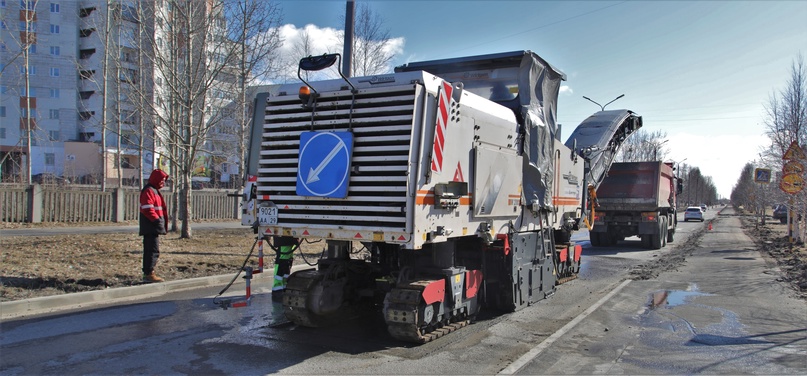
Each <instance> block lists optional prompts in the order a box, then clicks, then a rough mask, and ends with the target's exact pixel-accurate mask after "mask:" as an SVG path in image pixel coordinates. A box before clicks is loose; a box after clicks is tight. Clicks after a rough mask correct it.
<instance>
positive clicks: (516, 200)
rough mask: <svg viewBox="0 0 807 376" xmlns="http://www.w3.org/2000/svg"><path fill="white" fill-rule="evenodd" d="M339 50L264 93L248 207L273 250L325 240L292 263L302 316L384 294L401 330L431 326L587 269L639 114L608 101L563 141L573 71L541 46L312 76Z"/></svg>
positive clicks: (317, 319)
mask: <svg viewBox="0 0 807 376" xmlns="http://www.w3.org/2000/svg"><path fill="white" fill-rule="evenodd" d="M340 61H341V57H340V56H339V55H338V54H327V55H322V56H312V57H307V58H304V59H302V60H300V65H299V69H298V77H299V78H300V81H302V82H303V84H302V85H299V84H295V85H278V86H273V87H272V88H271V89H270V90H269V92H265V93H260V94H258V95H257V97H256V100H255V103H256V105H255V115H254V121H253V126H252V133H251V138H250V145H249V155H248V158H247V171H246V173H247V179H246V181H247V184H246V186H245V188H244V193H243V202H242V223H243V224H245V225H249V226H252V227H253V228H254V230H255V233H256V234H257V239H260V240H261V241H266V243H267V244H268V245H269V246H270V247H271V248H272V249H274V250H275V252H279V251H281V246H282V245H294V246H299V245H300V244H301V243H302V242H310V241H314V240H321V239H324V240H325V242H324V249H323V252H322V255H321V257H320V259H319V260H318V262H317V266H316V268H313V269H307V270H300V271H297V272H295V273H293V274H291V275H290V277H289V278H288V283H287V285H286V288H285V290H284V292H283V293H282V304H283V307H284V314H285V316H286V317H287V318H288V319H289V320H290V321H291V322H293V323H295V324H297V325H302V326H307V327H319V326H326V325H334V324H336V325H338V323H339V322H340V318H341V317H345V316H344V315H346V314H348V313H350V314H355V312H356V311H360V312H361V311H364V312H370V311H373V312H379V311H380V312H381V314H383V317H384V321H385V323H386V326H387V329H388V331H389V333H390V334H391V335H392V336H393V337H394V338H396V339H399V340H403V341H408V342H415V343H424V342H428V341H431V340H433V339H435V338H438V337H440V336H443V335H445V334H447V333H450V332H452V331H454V330H457V329H459V328H461V327H463V326H465V325H467V324H468V323H469V322H470V321H471V320H472V319H473V318H474V317H475V316H476V315H477V313H478V312H480V310H481V309H482V308H483V307H484V308H485V309H491V310H494V311H504V312H512V311H516V310H519V309H522V308H524V307H527V306H529V305H530V304H533V303H536V302H538V301H540V300H542V299H544V298H546V297H548V296H550V295H552V294H553V293H554V292H555V290H556V286H557V285H559V284H561V283H563V282H565V281H567V280H569V279H572V278H575V277H576V275H577V272H578V271H579V267H580V260H581V252H582V247H581V246H580V245H578V244H574V243H573V242H571V240H570V239H571V234H572V233H573V232H574V231H575V230H578V229H579V228H580V227H581V226H589V225H590V223H591V222H590V221H591V219H590V218H588V215H589V213H590V210H589V207H588V205H590V203H591V202H592V200H590V198H591V197H590V195H591V194H592V193H593V192H594V191H595V190H596V188H597V186H598V185H599V183H600V182H601V181H602V179H603V177H604V176H605V174H606V172H607V171H608V168H609V166H610V165H611V163H612V161H613V159H614V157H615V154H616V152H617V150H618V148H619V147H620V145H621V144H622V142H623V141H624V140H625V139H626V138H627V137H628V136H629V135H630V134H631V133H632V132H634V131H635V130H637V129H638V128H639V127H641V125H642V119H641V117H640V116H638V115H637V114H635V113H633V112H631V111H629V110H609V111H600V112H597V113H595V114H594V115H592V116H591V117H589V118H588V119H586V120H585V121H584V122H583V123H581V124H580V125H579V126H578V127H577V128H576V129H575V130H574V131H573V133H572V134H571V136H570V137H569V139H568V141H566V143H565V144H564V143H561V142H560V140H559V138H560V131H559V129H558V125H557V124H556V119H557V116H556V110H557V97H558V92H559V89H560V85H561V82H562V81H564V80H565V75H564V74H563V73H562V72H560V71H559V70H557V69H555V68H554V67H552V66H551V65H550V64H548V63H547V62H546V61H545V60H544V59H542V58H541V57H540V56H538V55H537V54H535V53H533V52H530V51H516V52H510V53H500V54H492V55H484V56H473V57H463V58H455V59H446V60H435V61H426V62H417V63H409V64H406V65H403V66H400V67H397V68H396V69H395V72H394V73H392V74H385V75H377V76H370V77H355V78H346V77H344V76H342V77H341V79H332V80H323V81H313V80H312V82H307V81H306V80H304V78H303V76H304V75H303V74H302V73H303V72H315V71H318V70H322V69H325V68H328V67H330V66H333V65H334V64H338V63H339V62H340ZM337 66H338V65H337ZM340 75H341V73H340ZM356 250H362V253H363V255H364V256H363V257H356V254H357V252H356Z"/></svg>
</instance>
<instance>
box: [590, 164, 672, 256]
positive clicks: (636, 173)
mask: <svg viewBox="0 0 807 376" xmlns="http://www.w3.org/2000/svg"><path fill="white" fill-rule="evenodd" d="M681 188H682V184H681V183H680V180H679V179H678V178H676V177H675V176H674V175H673V167H672V163H664V162H623V163H614V164H613V165H611V169H610V170H609V171H608V176H607V177H606V178H605V179H604V180H603V182H602V184H600V187H599V188H597V203H598V206H597V207H596V209H595V215H594V228H592V229H591V232H590V233H589V236H590V239H591V245H592V246H595V247H598V246H611V245H614V244H616V243H617V242H618V241H620V240H623V239H625V238H626V237H629V236H639V237H640V238H641V239H642V244H643V245H644V246H645V247H648V248H651V249H660V248H662V247H664V246H665V245H667V243H668V242H670V243H671V242H672V241H673V240H675V228H676V226H677V225H678V220H677V218H676V213H675V207H676V195H677V194H678V193H680V192H681Z"/></svg>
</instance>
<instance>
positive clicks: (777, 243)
mask: <svg viewBox="0 0 807 376" xmlns="http://www.w3.org/2000/svg"><path fill="white" fill-rule="evenodd" d="M742 222H743V228H744V229H745V233H746V234H748V235H749V236H750V237H751V238H752V239H754V242H755V243H756V245H757V248H758V249H759V250H760V252H764V254H765V255H767V256H768V257H770V259H771V260H775V262H776V263H777V264H778V265H779V269H781V271H782V276H781V277H780V278H779V280H780V281H782V282H786V283H789V284H791V286H792V287H793V289H794V290H795V291H796V292H797V293H798V294H799V296H800V297H801V298H803V299H807V246H806V245H805V244H804V243H798V244H792V243H791V242H790V238H789V237H788V236H787V224H782V223H779V221H778V220H777V221H774V220H773V219H771V218H767V220H766V223H765V225H761V224H760V223H759V221H757V220H756V218H754V217H752V216H743V217H742Z"/></svg>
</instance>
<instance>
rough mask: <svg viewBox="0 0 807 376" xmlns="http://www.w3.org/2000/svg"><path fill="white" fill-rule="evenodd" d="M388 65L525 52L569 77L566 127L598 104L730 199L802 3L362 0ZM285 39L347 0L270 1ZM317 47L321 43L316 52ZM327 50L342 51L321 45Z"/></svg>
mask: <svg viewBox="0 0 807 376" xmlns="http://www.w3.org/2000/svg"><path fill="white" fill-rule="evenodd" d="M357 2H367V3H369V4H370V6H371V7H372V9H373V11H375V12H376V13H378V14H379V15H380V16H381V17H382V18H383V20H384V24H385V27H386V28H388V29H389V32H390V36H391V37H393V38H396V41H397V48H398V49H399V50H398V51H399V55H398V58H397V59H396V61H395V65H400V64H403V63H406V62H407V61H421V60H432V59H441V58H451V57H459V56H468V55H479V54H489V53H496V52H505V51H514V50H532V51H534V52H536V53H537V54H539V55H540V56H542V57H543V58H544V59H546V60H547V61H548V62H550V63H551V64H552V65H554V66H556V67H557V68H559V69H560V70H562V71H563V72H564V73H566V75H567V81H566V82H565V84H564V88H563V91H562V92H561V95H560V98H559V100H558V119H559V123H561V124H562V125H563V137H564V138H565V137H566V136H568V134H570V133H571V130H572V129H574V127H576V126H577V125H578V124H579V123H580V122H581V121H583V119H585V118H586V117H588V116H589V115H591V114H592V113H594V112H596V111H597V110H599V107H598V106H596V105H594V104H592V103H591V102H589V101H587V100H585V99H583V97H582V96H584V95H585V96H587V97H589V98H591V99H593V100H595V101H597V102H599V103H601V104H605V103H607V102H608V101H610V100H612V99H614V98H615V97H617V96H618V95H620V94H625V97H623V98H621V99H619V100H618V101H616V102H614V103H612V104H610V105H608V107H607V108H610V109H615V108H627V109H630V110H632V111H635V112H636V113H638V114H640V115H642V116H643V119H644V125H645V129H646V130H648V131H651V132H652V131H658V130H660V131H664V132H666V133H667V139H668V140H669V141H668V142H667V143H666V144H665V145H664V146H665V150H666V151H667V160H674V161H681V160H683V159H685V158H686V161H685V162H684V163H687V164H690V165H693V166H697V167H699V168H701V170H702V172H703V173H704V174H705V175H707V176H711V177H712V178H713V179H714V182H715V185H716V186H717V188H718V194H720V195H721V196H724V197H728V196H729V194H730V193H731V189H732V187H733V186H734V184H735V183H736V182H737V178H738V177H739V175H740V172H741V170H742V167H743V166H744V165H745V164H746V163H747V162H751V161H753V160H755V159H758V158H759V156H758V153H759V152H760V151H761V150H762V148H763V147H766V146H767V139H766V138H765V137H764V135H763V133H764V127H763V125H762V122H763V119H764V105H766V104H767V103H768V99H769V98H770V97H771V94H772V93H774V92H776V91H778V90H780V89H782V88H783V87H784V86H785V84H786V82H787V80H788V79H789V78H790V67H791V65H792V63H793V61H794V59H795V58H796V57H797V56H798V55H799V53H801V54H803V55H805V57H806V58H807V21H805V20H807V1H795V0H794V1H667V2H665V1H563V2H560V1H369V0H357ZM279 4H280V5H281V7H282V9H283V13H284V23H286V24H288V26H287V27H288V28H290V30H291V34H285V35H286V36H287V38H288V39H289V40H292V39H293V33H294V31H295V30H300V29H302V28H304V27H306V25H310V26H308V27H309V30H316V31H317V32H318V34H316V35H318V37H319V38H322V39H323V40H324V39H326V36H327V35H330V34H332V33H333V32H335V31H336V30H342V29H343V28H344V24H343V21H342V16H343V14H344V12H345V1H343V0H333V1H299V0H298V1H279ZM323 52H324V51H323ZM328 52H340V53H341V52H342V51H337V50H330V51H328Z"/></svg>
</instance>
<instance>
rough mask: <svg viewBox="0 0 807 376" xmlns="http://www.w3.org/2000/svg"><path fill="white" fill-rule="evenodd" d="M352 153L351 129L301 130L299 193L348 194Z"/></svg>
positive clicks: (309, 194) (316, 194) (333, 195)
mask: <svg viewBox="0 0 807 376" xmlns="http://www.w3.org/2000/svg"><path fill="white" fill-rule="evenodd" d="M352 155H353V133H351V132H303V133H301V134H300V153H299V164H298V165H297V194H298V195H300V196H316V197H331V198H345V197H347V188H348V182H349V181H350V160H351V157H352Z"/></svg>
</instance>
